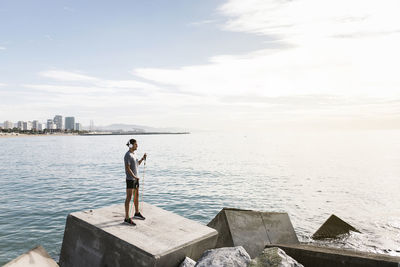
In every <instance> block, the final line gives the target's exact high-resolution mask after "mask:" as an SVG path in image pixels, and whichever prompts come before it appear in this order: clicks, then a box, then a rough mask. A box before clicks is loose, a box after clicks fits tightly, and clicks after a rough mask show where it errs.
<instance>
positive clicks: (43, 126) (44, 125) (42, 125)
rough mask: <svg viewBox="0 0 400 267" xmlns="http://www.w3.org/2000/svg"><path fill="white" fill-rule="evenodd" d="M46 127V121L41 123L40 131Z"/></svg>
mask: <svg viewBox="0 0 400 267" xmlns="http://www.w3.org/2000/svg"><path fill="white" fill-rule="evenodd" d="M44 129H46V124H45V123H39V125H38V131H43V130H44Z"/></svg>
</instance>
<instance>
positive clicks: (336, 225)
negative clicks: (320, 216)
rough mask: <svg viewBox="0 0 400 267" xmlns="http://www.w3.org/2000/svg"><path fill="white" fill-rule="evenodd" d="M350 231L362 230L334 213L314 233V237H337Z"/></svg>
mask: <svg viewBox="0 0 400 267" xmlns="http://www.w3.org/2000/svg"><path fill="white" fill-rule="evenodd" d="M350 231H354V232H358V233H359V232H360V231H358V230H357V229H356V228H354V227H353V226H351V225H350V224H348V223H346V222H345V221H343V220H341V219H340V218H339V217H337V216H336V215H334V214H332V215H331V216H330V217H329V218H328V220H326V222H324V223H323V224H322V226H321V227H320V228H319V229H318V230H317V231H316V232H315V233H314V234H313V236H312V238H313V239H324V238H337V237H338V236H339V235H342V234H347V233H349V232H350Z"/></svg>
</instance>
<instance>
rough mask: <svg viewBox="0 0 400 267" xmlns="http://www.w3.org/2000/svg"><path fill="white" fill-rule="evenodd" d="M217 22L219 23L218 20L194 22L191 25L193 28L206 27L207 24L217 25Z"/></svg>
mask: <svg viewBox="0 0 400 267" xmlns="http://www.w3.org/2000/svg"><path fill="white" fill-rule="evenodd" d="M217 22H218V20H216V19H208V20H202V21H196V22H192V23H190V25H192V26H202V25H206V24H214V23H217Z"/></svg>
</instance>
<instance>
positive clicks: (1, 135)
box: [0, 133, 79, 138]
mask: <svg viewBox="0 0 400 267" xmlns="http://www.w3.org/2000/svg"><path fill="white" fill-rule="evenodd" d="M39 136H79V134H72V133H70V134H69V133H60V134H58V133H57V134H20V133H1V134H0V138H17V137H39Z"/></svg>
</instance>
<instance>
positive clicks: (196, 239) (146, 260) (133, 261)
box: [59, 203, 218, 267]
mask: <svg viewBox="0 0 400 267" xmlns="http://www.w3.org/2000/svg"><path fill="white" fill-rule="evenodd" d="M142 204H143V206H142V207H143V215H144V216H145V217H146V220H144V221H141V220H134V221H135V222H136V224H137V226H132V225H128V224H125V223H123V218H124V214H125V212H124V205H123V204H121V205H113V206H109V207H105V208H101V209H96V210H90V211H81V212H74V213H71V214H70V215H68V217H67V223H66V227H65V232H64V239H63V244H62V248H61V255H60V263H59V264H60V266H61V267H72V266H73V267H79V266H91V267H96V266H102V267H105V266H108V267H110V266H115V267H123V266H163V267H164V266H165V267H168V266H174V267H176V266H179V264H180V263H181V262H182V261H183V260H184V259H185V257H186V256H187V257H190V258H192V259H194V260H196V259H198V258H199V257H200V256H201V255H202V253H203V252H204V251H205V250H206V249H210V248H214V247H215V243H216V240H217V235H218V233H217V231H215V230H214V229H212V228H209V227H207V226H205V225H202V224H200V223H198V222H195V221H192V220H189V219H186V218H184V217H182V216H179V215H176V214H174V213H171V212H168V211H165V210H163V209H161V208H158V207H156V206H153V205H150V204H147V203H142Z"/></svg>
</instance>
